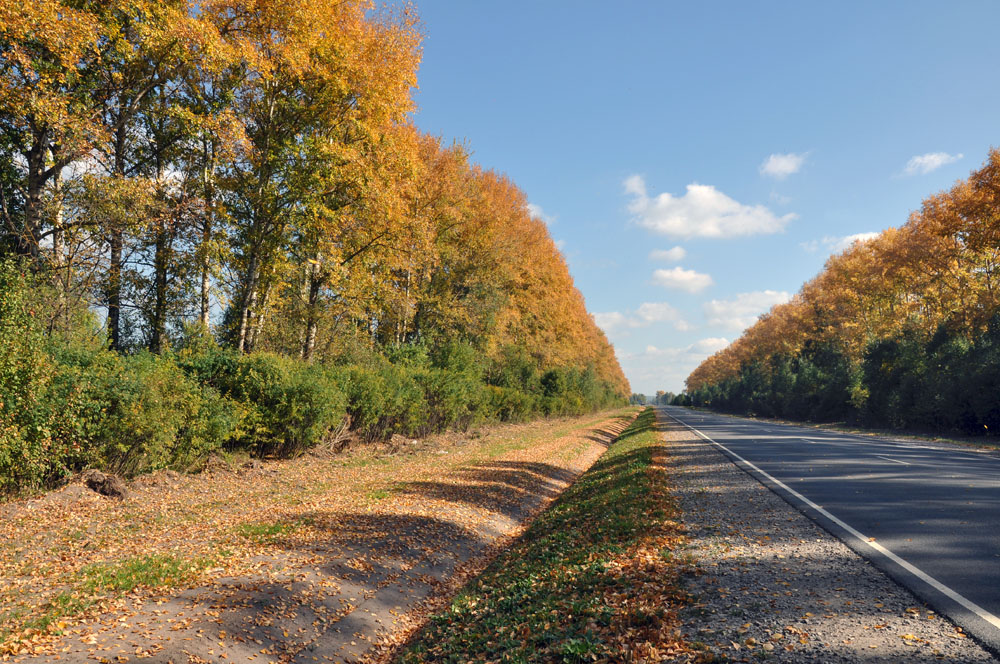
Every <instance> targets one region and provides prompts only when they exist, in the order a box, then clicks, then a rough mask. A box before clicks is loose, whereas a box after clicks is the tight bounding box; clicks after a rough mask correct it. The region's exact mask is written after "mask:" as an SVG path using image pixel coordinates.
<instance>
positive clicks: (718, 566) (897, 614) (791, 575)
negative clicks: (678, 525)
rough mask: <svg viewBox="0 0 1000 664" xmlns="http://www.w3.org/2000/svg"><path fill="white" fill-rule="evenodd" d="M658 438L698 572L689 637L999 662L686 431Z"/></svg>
mask: <svg viewBox="0 0 1000 664" xmlns="http://www.w3.org/2000/svg"><path fill="white" fill-rule="evenodd" d="M661 417H664V416H662V415H661ZM664 436H665V440H666V441H667V445H668V452H669V454H670V457H671V459H672V464H673V466H674V468H675V469H676V478H677V483H678V486H679V489H678V493H679V497H680V499H681V505H682V509H683V513H684V520H685V523H686V525H687V528H688V540H689V547H690V548H689V550H688V551H689V553H690V554H691V555H692V556H693V558H694V560H695V562H696V564H697V567H698V569H699V574H698V575H696V576H694V577H692V578H691V579H690V587H689V590H690V591H691V592H692V593H693V594H694V596H695V598H696V601H695V604H694V606H693V607H692V608H691V609H690V610H688V611H687V613H686V615H685V620H684V622H685V629H684V635H685V637H686V639H687V640H688V641H690V642H692V643H694V642H698V643H700V644H701V645H702V647H703V648H705V649H706V650H708V651H709V652H711V653H713V654H714V655H715V656H716V657H718V658H719V659H721V660H722V661H737V662H753V661H758V660H764V661H777V662H824V663H843V664H860V663H875V662H885V663H886V664H889V663H896V662H904V661H905V662H938V661H951V662H965V663H968V664H973V663H983V664H985V663H987V662H995V661H996V660H994V659H993V657H991V656H990V654H989V653H987V652H986V651H984V650H982V649H981V648H980V647H979V646H978V645H976V644H975V643H974V642H972V640H971V639H968V638H966V636H965V635H964V634H963V633H962V632H961V631H960V630H959V629H957V628H956V627H955V626H954V625H953V624H952V623H950V622H948V621H947V620H944V619H942V618H940V617H939V616H937V615H936V614H935V613H934V612H933V611H930V610H928V608H927V607H926V606H924V605H923V604H922V603H921V602H920V601H919V600H917V599H916V598H915V597H914V596H913V595H911V594H910V593H909V592H908V591H906V590H905V589H903V588H902V587H900V586H898V585H897V584H896V583H895V582H893V581H892V580H890V579H889V578H888V577H886V576H885V575H884V574H882V573H881V572H880V571H878V570H877V569H876V568H875V567H873V566H872V565H870V564H869V563H867V562H866V561H865V560H864V559H862V558H861V557H859V556H858V555H857V554H855V553H854V552H853V551H851V550H850V549H849V548H847V547H846V546H845V545H844V544H842V543H841V542H840V541H839V540H837V539H836V538H834V537H833V536H831V535H829V534H828V533H827V532H826V531H824V530H822V529H821V528H819V527H818V526H816V525H815V524H814V523H813V522H812V521H810V520H809V519H807V518H806V517H805V516H803V515H802V514H801V513H800V512H798V511H797V510H796V509H794V508H792V507H791V506H790V505H788V503H786V502H785V501H784V500H782V499H781V498H779V497H778V496H777V495H775V494H774V493H772V492H771V491H769V490H768V489H766V488H765V487H763V486H762V485H761V484H760V483H758V482H757V481H756V480H754V479H753V478H751V477H750V476H749V475H747V474H746V473H744V472H743V471H742V470H740V469H738V468H737V467H736V466H734V465H733V464H732V463H731V462H730V461H729V460H728V459H726V458H725V457H724V456H722V454H720V453H719V452H718V451H716V450H715V449H714V448H712V447H711V446H709V445H708V444H707V443H705V442H704V441H702V440H700V439H698V438H697V437H695V436H694V435H693V434H692V433H690V432H689V431H688V430H686V429H684V428H682V427H680V425H677V424H676V423H670V424H667V426H666V432H665V433H664Z"/></svg>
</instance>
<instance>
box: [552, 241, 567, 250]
mask: <svg viewBox="0 0 1000 664" xmlns="http://www.w3.org/2000/svg"><path fill="white" fill-rule="evenodd" d="M553 243H554V244H555V245H556V249H558V250H559V251H565V250H566V240H553Z"/></svg>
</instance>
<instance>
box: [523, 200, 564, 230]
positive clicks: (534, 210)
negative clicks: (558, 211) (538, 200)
mask: <svg viewBox="0 0 1000 664" xmlns="http://www.w3.org/2000/svg"><path fill="white" fill-rule="evenodd" d="M525 207H526V208H527V209H528V214H529V215H531V218H532V219H538V220H539V221H542V222H544V223H545V225H546V226H551V225H553V224H554V223H556V217H555V215H551V214H545V210H543V209H542V206H541V205H535V204H534V203H528V204H527V205H525Z"/></svg>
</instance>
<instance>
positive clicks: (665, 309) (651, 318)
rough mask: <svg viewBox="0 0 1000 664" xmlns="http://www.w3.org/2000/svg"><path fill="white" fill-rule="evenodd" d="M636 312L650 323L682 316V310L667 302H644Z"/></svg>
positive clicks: (676, 318)
mask: <svg viewBox="0 0 1000 664" xmlns="http://www.w3.org/2000/svg"><path fill="white" fill-rule="evenodd" d="M636 313H637V314H638V315H639V318H641V319H642V320H644V321H646V322H648V323H659V322H662V321H671V320H678V319H680V317H681V312H679V311H677V309H675V308H674V307H672V306H671V305H670V304H668V303H667V302H643V303H642V304H640V305H639V308H638V309H636Z"/></svg>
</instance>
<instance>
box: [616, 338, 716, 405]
mask: <svg viewBox="0 0 1000 664" xmlns="http://www.w3.org/2000/svg"><path fill="white" fill-rule="evenodd" d="M728 345H729V341H728V340H726V339H722V338H718V337H713V338H709V339H701V340H699V341H696V342H694V343H693V344H691V345H689V346H681V347H676V348H669V347H668V348H659V347H657V346H646V348H645V350H644V351H642V352H640V353H624V354H622V355H621V356H620V359H621V364H622V368H623V369H624V370H625V373H626V374H627V375H628V377H629V381H630V382H631V383H632V387H633V389H635V390H636V391H638V392H644V393H646V394H652V393H654V392H655V391H656V390H668V391H671V392H680V391H681V390H683V389H684V379H685V378H687V377H688V375H689V374H690V373H691V372H692V371H693V370H694V368H695V367H697V366H698V365H699V364H701V362H702V361H703V360H704V359H705V358H706V357H708V356H709V355H711V354H712V353H715V352H716V351H718V350H721V349H723V348H725V347H726V346H728Z"/></svg>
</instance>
